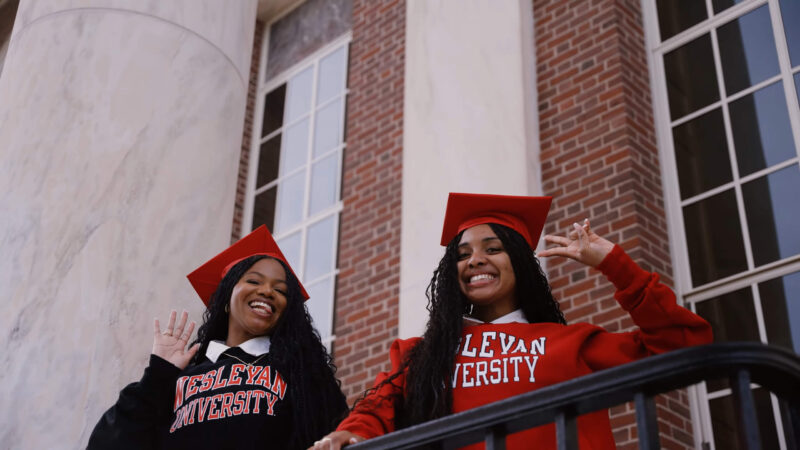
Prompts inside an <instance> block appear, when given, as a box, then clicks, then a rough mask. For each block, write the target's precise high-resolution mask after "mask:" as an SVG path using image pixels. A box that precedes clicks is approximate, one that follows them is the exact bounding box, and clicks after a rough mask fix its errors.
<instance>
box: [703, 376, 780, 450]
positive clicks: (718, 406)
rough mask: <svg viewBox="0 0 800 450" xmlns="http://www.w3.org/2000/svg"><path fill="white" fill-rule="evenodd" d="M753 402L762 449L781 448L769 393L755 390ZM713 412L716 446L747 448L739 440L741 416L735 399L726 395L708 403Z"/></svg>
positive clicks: (735, 449) (728, 448)
mask: <svg viewBox="0 0 800 450" xmlns="http://www.w3.org/2000/svg"><path fill="white" fill-rule="evenodd" d="M753 402H754V403H755V407H756V417H758V428H759V433H760V434H761V448H765V449H766V448H774V449H777V448H780V444H779V443H778V431H777V429H776V428H775V416H774V415H773V412H772V403H771V401H770V395H769V392H766V391H764V390H763V389H760V388H758V389H753ZM708 404H709V405H708V406H709V410H710V411H711V423H712V426H713V428H714V444H715V447H716V448H717V449H719V450H722V449H725V450H737V449H744V448H746V447H745V446H744V444H742V442H743V441H742V440H741V439H739V428H740V427H739V416H738V411H737V409H736V407H735V405H734V403H733V397H731V396H730V395H726V396H724V397H718V398H715V399H713V400H709V402H708Z"/></svg>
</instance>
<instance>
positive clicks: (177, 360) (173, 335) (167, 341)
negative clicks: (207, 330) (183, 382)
mask: <svg viewBox="0 0 800 450" xmlns="http://www.w3.org/2000/svg"><path fill="white" fill-rule="evenodd" d="M177 314H178V313H177V312H176V311H175V310H173V311H172V312H171V313H170V315H169V323H168V324H167V328H166V329H165V330H164V331H163V332H162V331H161V325H160V324H159V323H158V318H156V319H155V321H154V322H153V331H154V334H153V352H152V353H153V354H154V355H156V356H158V357H160V358H162V359H165V360H167V361H169V362H170V363H172V365H174V366H175V367H177V368H179V369H181V370H183V369H185V368H186V366H188V365H189V361H191V359H192V357H193V356H194V354H195V353H197V350H198V349H199V348H200V344H199V343H198V344H195V345H193V346H191V347H190V348H188V349H187V348H186V344H187V343H188V342H189V338H190V337H191V336H192V331H194V326H195V322H194V321H192V322H190V323H189V327H188V328H187V329H186V330H184V327H185V326H186V319H187V318H188V317H189V313H187V312H186V311H184V312H183V314H181V321H180V322H178V325H177V326H176V325H175V317H176V316H177Z"/></svg>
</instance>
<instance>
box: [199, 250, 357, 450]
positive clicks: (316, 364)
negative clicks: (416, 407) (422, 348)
mask: <svg viewBox="0 0 800 450" xmlns="http://www.w3.org/2000/svg"><path fill="white" fill-rule="evenodd" d="M264 258H270V257H269V256H264V255H256V256H251V257H249V258H246V259H244V260H242V261H240V262H239V263H237V264H236V265H234V266H233V267H232V268H231V269H230V270H229V271H228V273H227V274H226V275H225V277H224V278H223V279H222V281H221V282H220V284H219V286H218V287H217V290H216V292H214V295H213V296H212V297H211V301H210V302H209V304H208V308H207V309H206V311H205V313H204V314H203V324H202V325H201V326H200V328H199V329H198V330H197V340H195V341H194V342H193V344H195V343H200V349H199V350H198V352H197V354H195V356H194V358H193V359H192V364H197V363H199V362H201V361H203V359H204V358H205V353H206V349H207V348H208V344H209V342H211V341H212V340H221V341H225V339H226V338H227V336H228V313H226V312H225V306H226V305H228V303H229V302H230V300H231V294H232V293H233V288H234V286H235V285H236V283H237V282H238V281H239V279H240V278H241V277H242V276H243V275H244V274H245V273H246V272H247V270H248V269H250V267H252V266H253V264H255V263H256V262H258V261H260V260H262V259H264ZM272 259H275V258H272ZM275 260H276V261H278V262H279V263H280V264H281V266H282V267H283V270H285V271H286V284H287V285H288V290H287V294H286V299H287V302H286V309H285V310H284V312H283V314H281V317H280V318H279V320H278V323H277V324H276V325H275V328H274V329H273V330H272V333H271V334H270V342H271V346H270V354H271V359H272V361H273V364H274V367H275V369H276V370H278V372H279V373H280V374H281V376H283V378H284V379H285V380H286V381H287V384H288V386H289V387H288V389H289V396H290V398H291V399H292V408H291V409H292V424H293V425H292V427H293V428H292V437H291V439H290V448H293V449H294V448H297V449H305V448H308V447H309V446H311V445H313V443H314V441H315V440H317V439H319V438H320V437H322V436H324V435H325V434H327V433H329V432H330V431H331V430H333V429H334V428H335V426H336V425H337V424H338V423H339V421H341V419H342V418H343V417H344V415H345V414H346V413H347V402H346V399H345V397H344V395H343V394H342V390H341V383H340V382H339V381H338V380H337V379H336V377H335V373H336V366H335V365H334V364H333V362H332V358H331V356H330V354H329V353H328V351H327V349H326V348H325V346H324V345H322V341H321V340H320V337H319V333H317V330H316V329H315V328H314V327H313V326H312V325H311V317H310V316H309V314H308V310H307V309H306V306H305V302H304V301H303V298H302V296H301V294H300V284H299V282H298V281H297V278H296V277H295V276H294V274H293V273H292V271H291V270H290V269H289V267H288V266H287V265H286V264H285V263H284V262H283V261H280V260H278V259H275Z"/></svg>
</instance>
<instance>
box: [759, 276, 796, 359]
mask: <svg viewBox="0 0 800 450" xmlns="http://www.w3.org/2000/svg"><path fill="white" fill-rule="evenodd" d="M758 293H759V295H760V296H761V310H762V311H763V312H764V327H765V328H766V329H767V340H768V341H769V343H770V344H775V345H780V346H782V347H786V348H788V349H790V350H793V351H794V352H796V353H800V272H795V273H790V274H789V275H785V276H783V277H780V278H775V279H774V280H769V281H765V282H763V283H761V284H759V285H758Z"/></svg>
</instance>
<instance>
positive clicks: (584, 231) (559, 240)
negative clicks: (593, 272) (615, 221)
mask: <svg viewBox="0 0 800 450" xmlns="http://www.w3.org/2000/svg"><path fill="white" fill-rule="evenodd" d="M544 240H545V241H547V242H548V243H551V244H556V245H558V247H553V248H548V249H547V250H542V251H540V252H539V253H537V254H536V256H539V257H545V258H547V257H551V256H564V257H566V258H570V259H574V260H575V261H578V262H581V263H583V264H586V265H588V266H592V267H597V266H598V265H599V264H600V263H601V262H602V261H603V259H604V258H605V257H606V255H608V254H609V253H611V250H612V249H613V248H614V244H612V243H611V242H610V241H608V240H607V239H603V238H601V237H600V236H598V235H597V234H595V232H594V231H593V230H592V229H591V228H590V227H589V219H584V220H583V226H581V225H579V224H578V223H577V222H576V223H574V224H572V230H571V231H570V232H569V233H568V234H567V237H562V236H553V235H550V234H548V235H545V237H544Z"/></svg>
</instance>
